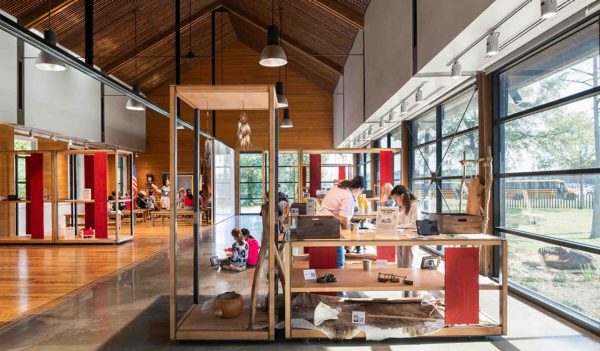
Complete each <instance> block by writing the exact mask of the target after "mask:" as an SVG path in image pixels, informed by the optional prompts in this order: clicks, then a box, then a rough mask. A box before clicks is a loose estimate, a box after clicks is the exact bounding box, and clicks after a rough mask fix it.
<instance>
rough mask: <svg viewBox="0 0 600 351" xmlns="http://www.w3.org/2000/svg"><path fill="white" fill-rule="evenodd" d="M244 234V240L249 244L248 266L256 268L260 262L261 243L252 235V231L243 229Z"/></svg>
mask: <svg viewBox="0 0 600 351" xmlns="http://www.w3.org/2000/svg"><path fill="white" fill-rule="evenodd" d="M242 234H243V235H244V240H246V242H247V243H248V259H247V260H246V266H247V267H254V266H256V263H257V262H258V253H259V252H260V243H259V242H258V240H256V239H255V238H254V237H253V236H252V235H250V231H249V230H248V229H246V228H242Z"/></svg>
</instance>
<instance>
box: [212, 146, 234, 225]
mask: <svg viewBox="0 0 600 351" xmlns="http://www.w3.org/2000/svg"><path fill="white" fill-rule="evenodd" d="M213 153H214V162H213V167H214V173H213V179H214V180H213V184H214V187H213V200H212V205H213V208H214V214H215V218H214V223H219V222H220V221H222V220H224V219H227V218H229V217H231V216H233V215H235V174H234V171H235V152H234V151H233V149H232V148H230V147H229V146H227V145H225V144H223V143H221V142H218V141H214V142H213Z"/></svg>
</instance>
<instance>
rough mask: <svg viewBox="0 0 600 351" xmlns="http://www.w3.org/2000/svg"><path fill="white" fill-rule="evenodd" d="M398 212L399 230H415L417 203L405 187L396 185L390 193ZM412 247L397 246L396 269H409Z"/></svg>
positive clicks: (417, 215)
mask: <svg viewBox="0 0 600 351" xmlns="http://www.w3.org/2000/svg"><path fill="white" fill-rule="evenodd" d="M390 195H391V197H392V199H393V200H394V201H395V202H396V204H397V205H398V207H400V211H399V212H398V227H399V228H416V226H417V220H418V219H419V214H420V212H421V211H419V201H418V200H417V197H416V196H415V194H413V193H412V192H411V191H410V190H409V189H408V188H407V187H406V186H404V185H397V186H395V187H394V189H392V192H391V193H390ZM412 249H413V247H412V246H398V248H397V254H398V267H402V268H410V267H411V266H412V261H413V252H412Z"/></svg>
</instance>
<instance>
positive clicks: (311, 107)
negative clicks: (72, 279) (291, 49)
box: [137, 42, 333, 185]
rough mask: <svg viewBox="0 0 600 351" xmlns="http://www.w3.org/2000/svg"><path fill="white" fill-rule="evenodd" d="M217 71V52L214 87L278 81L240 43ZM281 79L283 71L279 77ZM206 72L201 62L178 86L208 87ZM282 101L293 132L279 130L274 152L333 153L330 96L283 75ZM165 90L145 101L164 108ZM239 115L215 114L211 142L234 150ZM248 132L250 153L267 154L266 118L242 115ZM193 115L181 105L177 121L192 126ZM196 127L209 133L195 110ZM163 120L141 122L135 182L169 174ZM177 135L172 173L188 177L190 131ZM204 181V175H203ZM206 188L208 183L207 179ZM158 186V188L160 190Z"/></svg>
mask: <svg viewBox="0 0 600 351" xmlns="http://www.w3.org/2000/svg"><path fill="white" fill-rule="evenodd" d="M223 52H224V59H223V62H222V64H223V70H222V69H221V56H220V52H219V50H217V54H218V57H217V65H216V66H217V67H216V68H217V69H216V77H217V82H221V77H222V81H223V82H224V83H242V84H251V83H258V84H265V83H274V82H275V81H277V79H278V78H279V72H278V70H277V69H273V68H265V67H262V66H260V65H259V64H258V57H259V55H260V54H259V53H258V52H256V51H255V50H253V49H251V48H250V47H248V46H246V45H244V44H243V43H241V42H235V43H233V44H231V45H229V46H226V47H225V48H224V51H223ZM281 74H282V79H284V78H285V70H283V71H282V72H281ZM210 77H211V66H210V62H209V61H201V62H198V63H197V64H196V65H194V66H192V67H189V68H187V69H184V70H183V72H182V83H183V84H188V83H190V84H191V83H196V84H210ZM286 86H287V95H288V100H289V102H290V114H291V118H292V119H293V121H294V128H291V129H288V130H281V129H280V139H279V140H280V149H281V150H298V149H301V148H306V149H315V148H319V149H331V148H332V147H333V95H332V94H331V93H330V92H327V91H326V90H324V89H323V88H321V87H320V86H319V85H318V84H315V83H314V82H313V81H312V80H309V79H307V78H306V77H304V76H302V75H301V74H299V73H298V72H295V71H294V70H291V69H289V70H288V72H287V81H286ZM168 88H169V86H168V84H163V85H161V86H160V87H157V88H156V89H155V90H153V91H151V92H150V93H149V94H148V96H149V97H150V98H151V100H152V101H154V102H156V103H157V104H158V105H159V106H162V107H164V108H168ZM239 113H240V111H219V112H218V113H217V123H216V137H217V138H218V139H220V140H222V141H223V142H224V143H225V144H227V145H229V146H231V147H234V149H236V150H238V151H239V148H238V147H237V135H236V131H237V121H238V117H239ZM247 113H248V116H249V118H250V127H251V128H252V136H251V140H252V147H253V149H256V150H258V151H261V150H266V149H268V145H269V144H268V143H269V135H268V123H269V121H268V112H266V111H248V112H247ZM192 116H193V110H192V109H191V108H190V107H189V106H187V105H186V104H181V118H182V119H184V120H186V121H190V122H191V121H192ZM200 120H201V125H202V130H203V131H208V132H209V133H210V132H212V129H213V126H212V117H208V118H207V116H206V113H205V110H201V118H200ZM168 124H169V123H168V119H167V118H165V117H164V116H161V115H158V114H157V113H155V112H153V111H150V110H148V111H147V122H146V136H147V141H146V143H147V145H146V152H145V153H140V155H139V157H138V158H137V167H138V177H139V178H141V177H144V176H145V175H146V173H153V174H154V175H155V176H156V177H157V179H160V177H161V176H162V174H163V173H165V172H169V171H168V169H169V167H168V162H169V138H168V133H169V125H168ZM179 132H180V133H178V145H179V147H178V157H179V162H178V169H179V172H182V173H183V172H191V171H192V167H193V160H192V157H191V152H190V150H191V147H192V144H193V134H192V132H191V131H190V130H180V131H179ZM205 140H206V139H205V138H202V139H201V152H202V153H204V141H205ZM209 175H210V173H209ZM207 183H208V184H210V179H207ZM161 185H162V184H161Z"/></svg>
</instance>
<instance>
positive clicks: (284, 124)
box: [280, 108, 294, 128]
mask: <svg viewBox="0 0 600 351" xmlns="http://www.w3.org/2000/svg"><path fill="white" fill-rule="evenodd" d="M280 127H281V128H293V127H294V122H293V121H292V119H291V118H290V110H289V109H287V108H286V109H284V110H283V120H282V121H281V125H280Z"/></svg>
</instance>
